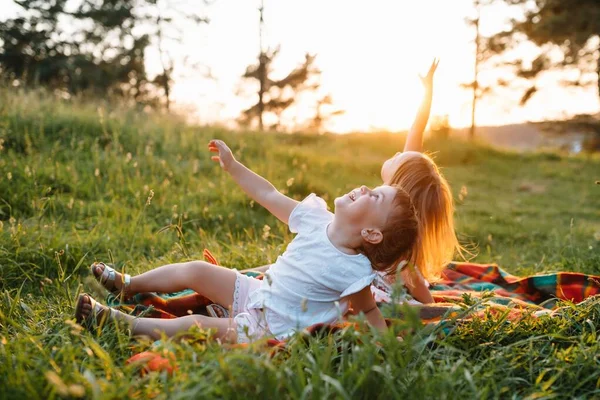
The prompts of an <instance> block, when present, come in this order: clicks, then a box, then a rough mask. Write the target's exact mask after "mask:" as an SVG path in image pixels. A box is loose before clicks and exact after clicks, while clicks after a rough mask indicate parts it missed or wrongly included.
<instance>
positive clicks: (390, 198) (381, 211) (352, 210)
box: [334, 185, 397, 231]
mask: <svg viewBox="0 0 600 400" xmlns="http://www.w3.org/2000/svg"><path fill="white" fill-rule="evenodd" d="M396 190H397V189H396V188H393V187H391V186H387V185H382V186H379V187H376V188H375V189H373V190H371V189H369V188H368V187H366V186H361V187H360V188H356V189H354V190H352V191H351V192H350V193H347V194H345V195H343V196H340V197H338V198H336V199H335V202H334V203H335V217H336V219H337V220H339V221H340V222H342V221H343V224H344V225H346V226H350V227H352V228H353V229H355V230H357V231H360V230H362V229H377V230H381V229H383V227H384V226H385V223H386V221H387V218H388V215H389V213H390V211H391V210H392V204H393V202H394V197H395V196H396Z"/></svg>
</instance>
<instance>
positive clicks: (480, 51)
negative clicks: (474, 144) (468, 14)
mask: <svg viewBox="0 0 600 400" xmlns="http://www.w3.org/2000/svg"><path fill="white" fill-rule="evenodd" d="M489 4H490V2H489V0H487V1H486V0H474V3H473V8H474V11H475V15H474V16H473V17H472V18H467V19H466V23H467V25H469V26H470V27H472V28H473V30H474V33H475V37H474V39H473V42H474V44H475V52H474V57H473V60H474V66H473V80H472V81H471V82H468V83H463V84H461V87H462V88H464V89H468V90H471V91H472V93H473V98H472V102H471V129H470V131H469V139H470V140H473V139H474V138H475V130H476V122H477V121H476V116H477V102H478V101H479V100H480V99H481V98H482V97H483V96H485V95H486V94H488V93H489V92H490V91H491V87H489V86H483V85H482V84H481V82H480V80H479V73H480V72H481V67H482V64H483V63H485V62H486V61H488V60H489V55H488V54H487V52H486V51H485V44H484V41H483V38H482V36H481V30H480V22H481V8H482V7H483V6H485V5H489Z"/></svg>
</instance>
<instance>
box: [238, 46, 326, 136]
mask: <svg viewBox="0 0 600 400" xmlns="http://www.w3.org/2000/svg"><path fill="white" fill-rule="evenodd" d="M278 52H279V49H275V50H273V51H267V52H263V53H261V54H260V55H259V58H258V63H257V64H254V65H250V66H248V67H247V68H246V72H245V73H244V75H243V76H242V77H243V78H244V79H247V80H255V81H258V82H259V89H258V101H257V102H256V103H255V104H254V105H252V106H250V107H249V108H247V109H246V110H244V111H243V112H242V116H241V117H240V119H239V122H240V124H242V125H245V126H249V125H251V124H252V123H253V121H254V120H258V127H259V129H264V126H263V117H264V115H265V114H266V113H271V114H273V115H274V116H275V117H276V122H275V123H274V124H273V125H271V126H270V128H272V129H278V128H279V127H280V126H281V115H282V113H283V112H284V111H285V110H286V109H287V108H288V107H290V106H291V105H292V104H294V102H295V101H296V99H297V96H298V94H299V93H300V92H302V91H304V90H316V89H318V87H319V83H318V82H316V81H314V80H313V79H312V78H313V77H317V76H318V75H319V74H320V73H321V71H319V70H318V69H317V68H316V67H315V66H314V61H315V57H316V56H314V55H311V54H306V55H305V58H304V62H303V63H301V64H300V65H298V66H297V67H296V68H294V69H293V70H292V71H290V72H289V73H288V74H287V75H286V76H285V77H284V78H282V79H278V80H276V79H272V78H271V75H272V69H271V64H272V62H273V60H274V58H275V57H276V56H277V54H278Z"/></svg>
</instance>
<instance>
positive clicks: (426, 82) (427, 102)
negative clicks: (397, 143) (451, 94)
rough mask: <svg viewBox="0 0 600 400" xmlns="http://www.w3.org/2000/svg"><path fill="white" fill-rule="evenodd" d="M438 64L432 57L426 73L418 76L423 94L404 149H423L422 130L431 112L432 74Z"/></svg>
mask: <svg viewBox="0 0 600 400" xmlns="http://www.w3.org/2000/svg"><path fill="white" fill-rule="evenodd" d="M438 64H439V60H437V59H435V58H434V59H433V62H432V63H431V67H429V71H428V72H427V75H425V76H421V77H420V78H421V82H423V86H424V88H425V94H424V96H423V101H422V102H421V106H420V107H419V111H418V112H417V116H416V117H415V121H414V122H413V125H412V127H411V128H410V131H409V132H408V136H407V138H406V144H405V145H404V151H419V152H421V151H423V132H424V131H425V127H426V126H427V121H429V114H430V112H431V100H432V99H433V75H434V74H435V70H436V69H437V66H438Z"/></svg>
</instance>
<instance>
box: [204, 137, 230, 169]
mask: <svg viewBox="0 0 600 400" xmlns="http://www.w3.org/2000/svg"><path fill="white" fill-rule="evenodd" d="M208 150H209V151H211V152H213V153H219V155H218V156H212V157H211V158H210V159H211V160H213V161H218V162H219V164H221V168H223V169H224V170H225V171H228V170H229V168H230V167H231V165H232V164H233V163H234V162H235V158H234V157H233V153H232V152H231V149H229V147H227V145H226V144H225V142H224V141H222V140H211V141H210V142H208Z"/></svg>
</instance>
